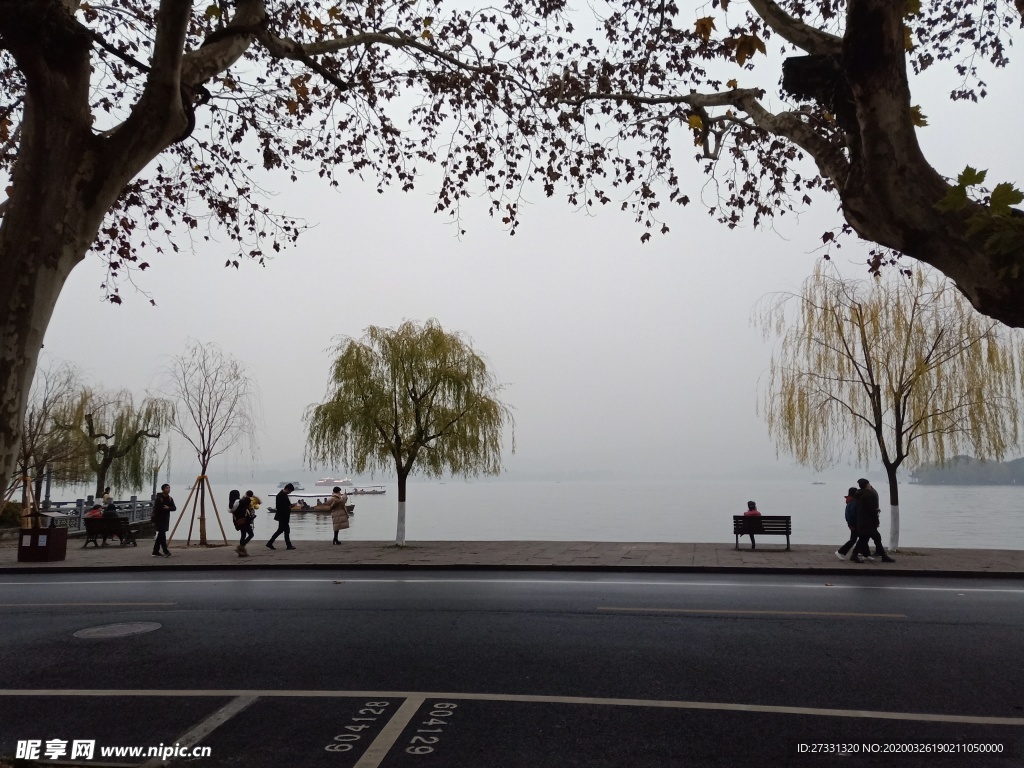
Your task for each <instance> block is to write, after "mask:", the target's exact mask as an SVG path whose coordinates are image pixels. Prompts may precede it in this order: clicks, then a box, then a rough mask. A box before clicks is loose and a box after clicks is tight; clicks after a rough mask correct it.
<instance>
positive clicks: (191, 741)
mask: <svg viewBox="0 0 1024 768" xmlns="http://www.w3.org/2000/svg"><path fill="white" fill-rule="evenodd" d="M256 699H257V697H256V696H239V697H238V698H236V699H232V700H231V701H229V702H228V703H227V704H225V705H224V706H223V707H221V708H220V709H218V710H217V711H216V712H214V713H213V714H212V715H210V716H209V717H208V718H206V719H205V720H203V721H202V722H201V723H199V724H198V725H196V726H195V727H194V728H192V729H191V730H189V731H188V732H187V733H184V734H182V735H181V736H180V737H179V738H178V739H175V741H174V746H177V747H183V748H184V747H192V746H195V745H196V744H198V743H199V742H200V741H202V740H203V739H205V738H206V737H207V736H209V735H210V734H211V733H213V731H214V730H215V729H216V728H217V727H218V726H221V725H223V724H224V723H226V722H227V721H228V720H230V719H231V718H232V717H234V716H235V715H237V714H238V713H239V712H241V711H242V710H243V709H245V708H246V707H248V706H249V705H250V704H252V703H253V702H254V701H256ZM168 746H170V745H168ZM166 765H167V760H165V759H164V758H162V757H152V758H150V759H149V760H147V761H146V762H144V763H143V764H142V765H141V766H140V767H139V768H158V766H166Z"/></svg>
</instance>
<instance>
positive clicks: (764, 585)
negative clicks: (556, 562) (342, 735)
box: [0, 569, 1024, 595]
mask: <svg viewBox="0 0 1024 768" xmlns="http://www.w3.org/2000/svg"><path fill="white" fill-rule="evenodd" d="M339 570H343V569H339ZM893 576H899V573H898V572H897V571H893ZM829 578H843V577H836V576H829ZM937 578H956V577H951V576H942V577H937ZM339 581H340V582H342V583H344V584H363V583H365V584H502V585H516V584H531V585H534V584H546V585H553V586H558V585H560V584H566V585H573V586H580V585H582V586H590V587H601V586H637V587H673V588H675V589H689V588H691V587H731V588H734V589H854V590H869V589H873V590H883V591H890V592H957V593H962V592H992V593H1004V594H1014V595H1024V589H1010V588H1006V589H1000V588H990V587H902V586H881V585H872V584H834V583H816V584H786V583H779V584H773V583H769V582H750V583H743V582H734V581H693V582H687V581H625V580H623V581H615V580H595V579H431V578H425V579H374V578H360V577H354V578H352V577H349V578H343V579H337V578H317V579H295V578H265V579H247V578H244V577H235V578H232V579H131V580H113V579H110V580H94V581H0V587H48V586H83V585H94V584H147V585H148V584H233V585H234V584H238V583H240V582H241V583H247V582H252V583H258V584H287V583H296V584H334V583H336V582H339Z"/></svg>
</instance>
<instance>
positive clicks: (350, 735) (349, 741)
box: [324, 701, 391, 752]
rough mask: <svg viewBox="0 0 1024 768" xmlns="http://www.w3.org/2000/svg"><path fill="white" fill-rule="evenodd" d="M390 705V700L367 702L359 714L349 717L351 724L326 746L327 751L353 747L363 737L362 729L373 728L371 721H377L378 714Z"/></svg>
mask: <svg viewBox="0 0 1024 768" xmlns="http://www.w3.org/2000/svg"><path fill="white" fill-rule="evenodd" d="M390 705H391V702H390V701H368V702H366V704H365V705H364V706H363V708H362V709H360V710H359V712H358V713H357V715H358V716H356V715H353V716H352V717H351V718H349V724H348V725H346V726H345V727H344V728H343V730H344V731H345V733H339V734H338V735H337V736H335V737H334V741H333V742H332V743H330V744H328V745H327V746H326V747H324V749H325V750H326V751H327V752H348V751H349V750H351V749H352V746H353V744H354V743H355V742H357V741H359V739H360V738H361V737H362V731H365V730H366V729H367V728H372V727H373V725H371V723H374V722H376V720H377V715H383V714H384V713H385V712H386V711H387V708H388V707H389V706H390Z"/></svg>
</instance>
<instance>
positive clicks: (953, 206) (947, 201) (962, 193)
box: [935, 174, 967, 213]
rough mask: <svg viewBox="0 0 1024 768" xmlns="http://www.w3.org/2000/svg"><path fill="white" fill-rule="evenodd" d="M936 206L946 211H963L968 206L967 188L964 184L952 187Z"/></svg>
mask: <svg viewBox="0 0 1024 768" xmlns="http://www.w3.org/2000/svg"><path fill="white" fill-rule="evenodd" d="M961 175H962V174H961ZM935 207H936V208H938V209H939V210H940V211H943V212H944V213H952V212H953V211H962V210H963V209H964V208H966V207H967V188H966V187H963V186H959V187H950V189H949V192H947V193H946V196H945V197H944V198H942V199H941V200H940V201H939V202H938V203H936V204H935Z"/></svg>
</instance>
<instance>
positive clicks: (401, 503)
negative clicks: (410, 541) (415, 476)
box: [395, 469, 409, 547]
mask: <svg viewBox="0 0 1024 768" xmlns="http://www.w3.org/2000/svg"><path fill="white" fill-rule="evenodd" d="M408 477H409V475H408V473H403V472H402V471H401V469H399V472H398V530H397V531H396V533H395V544H397V545H398V546H400V547H404V546H405V481H406V480H407V479H408Z"/></svg>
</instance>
